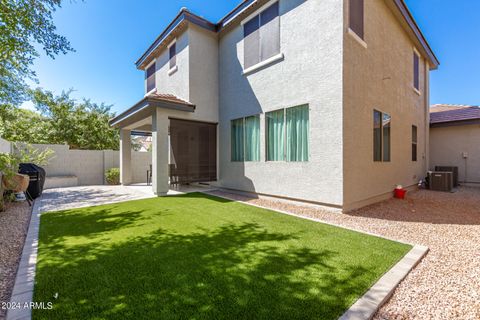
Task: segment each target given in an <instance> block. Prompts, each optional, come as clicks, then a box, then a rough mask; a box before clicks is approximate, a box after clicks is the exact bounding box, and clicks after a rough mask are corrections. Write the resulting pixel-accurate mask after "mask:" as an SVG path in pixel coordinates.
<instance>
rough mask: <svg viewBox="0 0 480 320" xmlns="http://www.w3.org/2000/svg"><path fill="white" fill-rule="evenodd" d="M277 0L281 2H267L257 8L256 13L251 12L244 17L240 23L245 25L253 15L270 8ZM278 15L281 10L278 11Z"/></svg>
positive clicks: (274, 0) (271, 0)
mask: <svg viewBox="0 0 480 320" xmlns="http://www.w3.org/2000/svg"><path fill="white" fill-rule="evenodd" d="M275 2H280V0H270V1H268V2H267V3H265V4H264V5H263V6H261V7H260V8H259V9H257V10H255V12H254V13H252V14H250V15H249V16H248V17H246V18H245V19H243V20H242V21H241V22H240V25H242V26H243V25H244V24H245V23H247V22H249V21H250V20H252V18H253V17H255V16H256V15H259V14H260V13H262V12H263V11H265V10H266V9H268V7H270V6H271V5H272V4H274V3H275ZM278 16H280V12H279V13H278Z"/></svg>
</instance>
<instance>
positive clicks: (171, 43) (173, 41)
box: [167, 38, 177, 55]
mask: <svg viewBox="0 0 480 320" xmlns="http://www.w3.org/2000/svg"><path fill="white" fill-rule="evenodd" d="M176 42H177V38H175V39H173V40H172V41H171V42H170V43H169V44H168V46H167V49H170V47H171V46H173V45H174V44H175V43H176ZM175 55H177V52H176V51H175Z"/></svg>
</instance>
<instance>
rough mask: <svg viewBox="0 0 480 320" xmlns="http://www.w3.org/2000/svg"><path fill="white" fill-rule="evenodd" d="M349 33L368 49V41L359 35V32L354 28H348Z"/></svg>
mask: <svg viewBox="0 0 480 320" xmlns="http://www.w3.org/2000/svg"><path fill="white" fill-rule="evenodd" d="M347 33H348V34H349V35H350V36H351V37H352V38H353V39H355V40H356V41H357V42H358V43H359V44H360V45H361V46H362V47H364V48H365V49H367V43H366V42H365V41H364V40H363V39H362V38H360V37H359V36H358V34H356V33H355V31H353V30H352V29H350V28H348V31H347Z"/></svg>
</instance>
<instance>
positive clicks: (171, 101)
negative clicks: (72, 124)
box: [109, 92, 195, 126]
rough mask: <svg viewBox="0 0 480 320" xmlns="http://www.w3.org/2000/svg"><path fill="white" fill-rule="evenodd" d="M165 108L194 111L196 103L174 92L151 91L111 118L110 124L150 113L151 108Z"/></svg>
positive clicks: (116, 123) (114, 124)
mask: <svg viewBox="0 0 480 320" xmlns="http://www.w3.org/2000/svg"><path fill="white" fill-rule="evenodd" d="M157 107H158V108H165V109H175V110H180V111H187V112H194V111H195V105H194V104H193V103H191V102H188V101H185V100H182V99H180V98H178V97H176V96H174V95H173V94H165V93H157V92H153V93H149V94H147V95H146V96H145V97H144V98H143V99H142V100H140V101H139V102H137V103H136V104H134V105H133V106H132V107H131V108H129V109H127V110H126V111H124V112H122V113H120V114H119V115H118V116H116V117H114V118H112V119H110V121H109V124H110V125H111V126H117V125H118V124H119V123H121V122H122V121H123V120H125V119H126V118H128V117H130V116H132V115H134V114H139V115H141V114H142V113H148V112H149V111H151V110H148V109H151V108H157Z"/></svg>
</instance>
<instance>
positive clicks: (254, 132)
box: [245, 115, 260, 161]
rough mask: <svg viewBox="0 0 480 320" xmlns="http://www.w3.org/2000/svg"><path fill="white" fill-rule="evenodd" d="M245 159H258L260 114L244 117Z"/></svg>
mask: <svg viewBox="0 0 480 320" xmlns="http://www.w3.org/2000/svg"><path fill="white" fill-rule="evenodd" d="M245 161H260V116H258V115H256V116H251V117H247V118H245Z"/></svg>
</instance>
